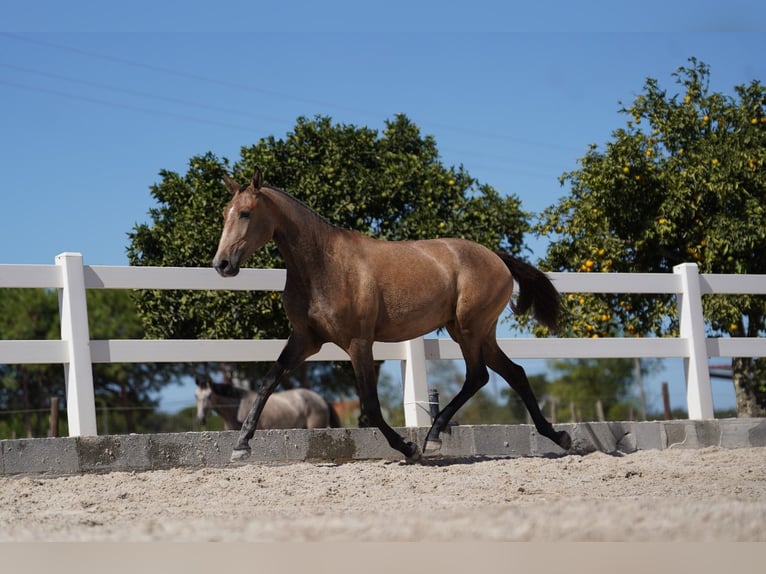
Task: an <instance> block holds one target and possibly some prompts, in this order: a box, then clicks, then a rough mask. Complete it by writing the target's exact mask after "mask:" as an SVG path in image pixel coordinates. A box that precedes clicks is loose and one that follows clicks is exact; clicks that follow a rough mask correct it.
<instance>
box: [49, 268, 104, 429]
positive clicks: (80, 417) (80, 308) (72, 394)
mask: <svg viewBox="0 0 766 574" xmlns="http://www.w3.org/2000/svg"><path fill="white" fill-rule="evenodd" d="M56 265H58V266H59V267H60V269H61V284H62V286H61V288H60V289H59V311H60V313H61V340H62V341H64V342H65V343H66V347H67V355H68V357H67V362H65V363H64V378H65V381H66V397H67V399H66V402H67V420H68V422H69V436H93V435H96V434H98V433H97V432H96V397H95V394H94V392H93V367H92V365H91V362H90V334H89V331H88V306H87V303H86V301H85V281H84V276H83V265H82V255H80V254H79V253H62V254H60V255H58V256H56Z"/></svg>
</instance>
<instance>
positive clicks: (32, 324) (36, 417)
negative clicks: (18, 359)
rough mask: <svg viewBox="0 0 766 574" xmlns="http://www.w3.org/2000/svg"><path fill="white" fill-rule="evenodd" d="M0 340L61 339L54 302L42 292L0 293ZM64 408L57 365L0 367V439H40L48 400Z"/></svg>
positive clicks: (48, 293)
mask: <svg viewBox="0 0 766 574" xmlns="http://www.w3.org/2000/svg"><path fill="white" fill-rule="evenodd" d="M0 316H2V318H3V320H2V322H1V323H0V339H11V340H13V339H15V340H46V339H59V338H61V327H60V323H59V313H58V299H57V296H56V294H55V292H51V291H47V290H44V289H0ZM52 397H56V398H58V399H59V404H62V405H63V404H64V400H65V397H66V393H65V390H64V369H63V368H62V367H61V365H34V364H33V365H22V364H18V365H0V411H3V412H2V413H1V414H2V417H1V418H0V436H4V437H11V436H23V437H34V436H44V435H45V434H47V432H48V427H49V424H48V414H49V412H50V411H49V405H50V399H51V398H52Z"/></svg>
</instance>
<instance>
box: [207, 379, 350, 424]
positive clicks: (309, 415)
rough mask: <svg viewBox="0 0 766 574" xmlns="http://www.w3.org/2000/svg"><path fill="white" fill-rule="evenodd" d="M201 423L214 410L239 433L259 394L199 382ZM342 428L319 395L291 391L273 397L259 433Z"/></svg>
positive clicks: (332, 411)
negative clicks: (265, 431)
mask: <svg viewBox="0 0 766 574" xmlns="http://www.w3.org/2000/svg"><path fill="white" fill-rule="evenodd" d="M194 398H195V400H196V402H197V420H198V421H199V423H200V424H202V425H204V424H205V422H206V420H207V415H208V414H209V413H210V411H211V410H214V411H215V412H217V413H218V414H219V415H220V416H221V418H223V424H224V428H225V429H226V430H239V429H240V428H242V421H243V420H245V417H246V416H247V413H248V412H250V408H251V407H252V405H253V403H254V402H255V399H256V394H255V393H254V392H253V391H250V390H247V389H240V388H238V387H235V386H234V385H226V384H221V383H213V382H210V381H207V380H197V388H196V389H195V391H194ZM327 427H330V428H339V427H340V419H339V418H338V414H337V413H336V412H335V409H333V407H332V405H331V404H330V403H328V402H327V401H326V400H325V399H324V398H323V397H322V396H321V395H320V394H319V393H316V392H314V391H312V390H310V389H304V388H298V389H289V390H286V391H282V392H280V393H274V394H273V395H271V397H269V400H268V402H267V403H266V406H265V407H264V409H263V413H262V414H261V417H260V418H259V419H258V424H257V428H259V429H315V428H327Z"/></svg>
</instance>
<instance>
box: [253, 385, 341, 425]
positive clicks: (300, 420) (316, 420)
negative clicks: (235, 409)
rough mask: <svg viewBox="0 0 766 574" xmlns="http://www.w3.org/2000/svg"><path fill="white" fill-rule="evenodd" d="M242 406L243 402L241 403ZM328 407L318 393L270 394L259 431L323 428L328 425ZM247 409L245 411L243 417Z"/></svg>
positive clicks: (287, 391)
mask: <svg viewBox="0 0 766 574" xmlns="http://www.w3.org/2000/svg"><path fill="white" fill-rule="evenodd" d="M243 405H244V402H243ZM329 409H330V406H329V405H328V403H327V401H325V399H324V398H323V397H322V396H321V395H320V394H318V393H316V392H314V391H312V390H310V389H304V388H298V389H288V390H286V391H281V392H276V393H272V394H271V396H269V398H268V400H267V401H266V405H265V406H264V408H263V412H262V413H261V417H260V418H259V419H258V428H259V429H306V428H325V427H329V426H331V424H330V412H329ZM247 412H249V408H247V409H246V410H245V416H246V415H247Z"/></svg>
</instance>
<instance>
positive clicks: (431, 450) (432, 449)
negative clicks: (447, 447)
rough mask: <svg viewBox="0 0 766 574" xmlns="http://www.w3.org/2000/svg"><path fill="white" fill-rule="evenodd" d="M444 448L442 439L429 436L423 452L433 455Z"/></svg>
mask: <svg viewBox="0 0 766 574" xmlns="http://www.w3.org/2000/svg"><path fill="white" fill-rule="evenodd" d="M441 449H442V439H440V438H437V439H433V438H429V439H428V440H427V441H426V444H425V447H424V448H423V453H424V454H425V455H426V456H432V455H434V454H436V453H438V452H439V451H440V450H441Z"/></svg>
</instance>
